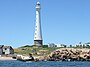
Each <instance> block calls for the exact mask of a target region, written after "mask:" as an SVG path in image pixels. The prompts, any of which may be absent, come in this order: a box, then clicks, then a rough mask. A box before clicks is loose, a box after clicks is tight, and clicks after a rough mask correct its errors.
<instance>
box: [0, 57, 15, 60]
mask: <svg viewBox="0 0 90 67" xmlns="http://www.w3.org/2000/svg"><path fill="white" fill-rule="evenodd" d="M0 60H16V59H13V58H12V57H0Z"/></svg>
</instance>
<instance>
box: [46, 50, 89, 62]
mask: <svg viewBox="0 0 90 67" xmlns="http://www.w3.org/2000/svg"><path fill="white" fill-rule="evenodd" d="M46 60H48V61H90V49H76V48H61V49H57V50H55V51H53V52H52V53H51V54H50V55H48V56H47V59H46Z"/></svg>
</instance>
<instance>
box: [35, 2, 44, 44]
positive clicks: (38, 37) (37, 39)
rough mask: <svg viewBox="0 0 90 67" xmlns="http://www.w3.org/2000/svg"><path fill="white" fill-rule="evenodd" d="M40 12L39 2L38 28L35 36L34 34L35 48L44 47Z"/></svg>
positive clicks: (37, 13)
mask: <svg viewBox="0 0 90 67" xmlns="http://www.w3.org/2000/svg"><path fill="white" fill-rule="evenodd" d="M40 10H41V6H40V2H39V1H37V3H36V26H35V34H34V45H35V46H42V45H43V39H42V31H41V17H40Z"/></svg>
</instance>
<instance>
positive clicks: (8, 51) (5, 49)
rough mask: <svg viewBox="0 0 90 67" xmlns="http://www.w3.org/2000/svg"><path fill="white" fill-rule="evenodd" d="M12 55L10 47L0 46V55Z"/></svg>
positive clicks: (12, 50) (12, 51)
mask: <svg viewBox="0 0 90 67" xmlns="http://www.w3.org/2000/svg"><path fill="white" fill-rule="evenodd" d="M6 54H14V49H13V48H12V47H11V46H4V45H0V55H6Z"/></svg>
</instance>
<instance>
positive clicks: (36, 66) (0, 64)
mask: <svg viewBox="0 0 90 67" xmlns="http://www.w3.org/2000/svg"><path fill="white" fill-rule="evenodd" d="M0 67H90V62H61V61H39V62H22V61H16V60H15V61H0Z"/></svg>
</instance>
